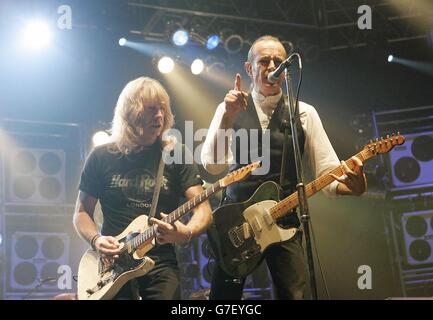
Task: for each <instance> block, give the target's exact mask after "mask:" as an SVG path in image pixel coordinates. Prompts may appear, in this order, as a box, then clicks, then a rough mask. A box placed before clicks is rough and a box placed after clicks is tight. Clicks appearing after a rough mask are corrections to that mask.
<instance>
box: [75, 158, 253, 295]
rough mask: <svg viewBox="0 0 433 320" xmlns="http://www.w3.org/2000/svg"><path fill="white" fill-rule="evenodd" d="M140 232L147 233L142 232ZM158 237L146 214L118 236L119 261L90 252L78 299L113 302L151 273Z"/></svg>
mask: <svg viewBox="0 0 433 320" xmlns="http://www.w3.org/2000/svg"><path fill="white" fill-rule="evenodd" d="M260 166H261V163H260V162H254V163H251V164H249V165H247V166H244V167H242V168H240V169H238V170H236V171H233V172H231V173H229V174H228V175H226V176H225V177H224V178H222V179H220V180H218V181H217V182H215V183H214V184H213V185H212V186H210V187H209V188H207V189H206V190H204V191H203V192H202V193H200V194H199V195H197V196H195V197H194V198H192V199H190V200H189V201H187V202H186V203H184V204H183V205H181V206H180V207H179V208H177V209H176V210H174V211H173V212H171V213H170V214H169V215H167V216H166V217H165V218H163V219H162V220H163V221H164V222H167V223H170V224H172V223H174V222H175V221H177V220H179V219H180V218H181V217H183V216H184V215H186V214H187V213H188V212H190V211H191V210H192V209H193V208H194V207H196V206H197V205H199V204H200V203H202V202H204V201H205V200H206V199H208V198H209V197H210V196H211V195H213V194H214V193H216V192H218V191H219V190H221V189H222V188H224V187H227V186H228V185H231V184H232V183H235V182H238V181H241V180H243V179H245V178H246V177H247V176H248V175H249V174H250V173H251V172H252V171H253V170H255V169H257V168H259V167H260ZM139 230H144V231H143V232H139ZM155 237H156V225H151V226H149V225H148V217H147V215H141V216H139V217H137V218H136V219H134V220H133V221H132V222H131V223H130V224H129V225H128V227H127V228H126V229H125V230H124V231H123V232H122V233H121V234H119V235H118V236H117V237H115V238H116V239H117V240H118V241H119V242H120V244H121V249H120V253H119V258H117V259H115V260H113V261H111V262H107V260H106V259H102V257H101V256H100V255H99V254H98V253H97V252H95V251H94V250H92V249H89V250H87V251H86V252H85V253H84V255H83V257H82V258H81V260H80V265H79V267H78V284H77V286H78V288H77V289H78V299H79V300H108V299H112V298H113V297H114V296H115V295H116V294H117V292H119V290H120V289H121V288H122V286H123V285H124V284H125V283H126V282H127V281H129V280H131V279H133V278H136V277H140V276H142V275H145V274H146V273H147V272H149V271H150V270H151V269H152V268H153V267H154V265H155V262H154V261H153V260H152V259H150V258H149V257H147V256H145V254H146V253H148V252H149V251H150V250H151V249H152V248H153V247H154V246H155Z"/></svg>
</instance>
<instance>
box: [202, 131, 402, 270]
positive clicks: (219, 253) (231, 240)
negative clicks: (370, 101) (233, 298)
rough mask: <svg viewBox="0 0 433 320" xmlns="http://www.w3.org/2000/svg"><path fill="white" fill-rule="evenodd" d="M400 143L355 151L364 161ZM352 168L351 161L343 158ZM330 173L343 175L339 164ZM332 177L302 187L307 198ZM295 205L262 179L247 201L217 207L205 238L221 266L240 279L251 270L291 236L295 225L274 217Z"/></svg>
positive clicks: (376, 144) (372, 145) (382, 143)
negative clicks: (269, 250)
mask: <svg viewBox="0 0 433 320" xmlns="http://www.w3.org/2000/svg"><path fill="white" fill-rule="evenodd" d="M403 143H404V137H403V136H401V135H399V134H398V135H396V136H394V135H393V136H391V137H389V136H388V137H387V138H385V139H381V140H377V141H375V142H371V143H369V144H368V145H366V146H365V147H364V149H363V150H362V151H361V152H359V153H358V154H356V157H358V158H359V159H360V160H361V161H365V160H367V159H369V158H371V157H373V156H375V155H377V154H381V153H386V152H388V151H390V150H391V149H392V148H394V146H396V145H401V144H403ZM346 163H347V165H348V167H349V168H351V169H353V168H354V166H355V164H354V162H353V160H351V159H349V160H347V161H346ZM330 173H333V174H335V175H336V176H337V177H338V176H341V175H343V173H344V171H343V167H342V166H341V165H340V166H338V167H337V168H335V169H334V170H332V171H331V172H330ZM333 181H334V178H333V177H332V176H330V175H329V173H328V174H326V175H323V176H321V177H320V178H318V179H316V180H314V181H312V182H310V183H309V184H307V185H306V186H305V192H306V195H307V197H310V196H312V195H313V194H315V193H316V192H318V191H319V190H321V189H323V188H324V187H326V186H327V185H329V184H330V183H331V182H333ZM298 204H299V199H298V193H297V192H295V193H293V194H291V195H290V196H288V197H286V198H285V199H283V200H280V188H279V186H278V185H277V184H276V183H275V182H273V181H267V182H264V183H263V184H262V185H260V186H259V187H258V189H257V190H256V191H255V192H254V194H253V195H252V196H251V198H249V199H248V200H246V201H244V202H241V203H231V204H227V205H224V206H221V207H220V208H218V209H217V210H216V211H215V212H214V214H213V222H212V224H211V226H210V227H209V229H208V239H209V243H210V245H211V247H212V250H213V252H214V254H215V256H216V259H217V261H218V262H219V264H220V266H221V267H222V269H223V270H224V271H225V272H227V273H228V274H230V275H232V276H233V277H235V278H243V277H246V276H247V275H248V274H250V273H251V272H253V271H254V269H256V268H257V266H258V265H259V264H260V262H261V261H262V259H263V252H264V251H265V250H266V248H267V247H269V246H270V245H272V244H275V243H279V242H283V241H286V240H289V239H291V238H292V237H293V236H294V235H295V233H296V228H289V229H283V228H280V227H279V226H278V225H277V224H276V220H277V219H278V218H281V217H283V216H285V215H287V214H288V213H289V212H291V211H292V210H293V209H294V208H296V207H297V206H298Z"/></svg>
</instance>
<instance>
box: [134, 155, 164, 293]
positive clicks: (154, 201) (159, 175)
mask: <svg viewBox="0 0 433 320" xmlns="http://www.w3.org/2000/svg"><path fill="white" fill-rule="evenodd" d="M164 167H165V163H164V156H163V152H161V158H160V159H159V165H158V173H157V174H156V180H155V187H154V189H153V196H152V205H151V207H150V212H149V219H150V218H153V217H155V213H156V207H157V205H158V199H159V192H160V191H161V183H162V177H163V174H164ZM149 225H150V222H149ZM129 283H130V288H131V294H132V298H133V299H134V300H140V293H139V285H138V282H137V279H136V278H134V279H131V280H130V281H129Z"/></svg>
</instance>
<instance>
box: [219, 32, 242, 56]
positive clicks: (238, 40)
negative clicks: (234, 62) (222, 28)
mask: <svg viewBox="0 0 433 320" xmlns="http://www.w3.org/2000/svg"><path fill="white" fill-rule="evenodd" d="M243 45H244V39H243V38H242V37H241V36H240V35H238V34H232V35H231V36H229V37H228V38H227V39H226V41H225V42H224V48H225V49H226V51H227V52H228V53H230V54H234V53H238V52H240V51H241V50H242V47H243Z"/></svg>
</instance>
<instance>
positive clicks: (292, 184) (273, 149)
mask: <svg viewBox="0 0 433 320" xmlns="http://www.w3.org/2000/svg"><path fill="white" fill-rule="evenodd" d="M285 109H286V108H285V107H284V99H283V98H281V100H280V101H279V102H278V105H277V107H276V109H275V111H274V113H273V114H272V117H271V119H270V121H269V125H268V129H269V130H270V152H269V155H270V167H269V172H268V173H267V174H265V175H260V176H259V175H250V176H249V177H248V178H247V179H246V180H244V181H242V182H240V183H235V184H232V185H230V186H228V187H227V190H226V199H225V201H224V202H225V203H231V202H241V201H245V200H247V199H248V198H249V197H251V196H252V194H253V193H254V191H255V190H256V189H257V188H258V187H259V186H260V185H261V184H262V183H263V182H265V181H269V180H272V181H274V182H276V183H278V184H279V183H280V171H281V159H282V154H283V142H284V126H283V125H282V120H283V119H287V120H289V117H288V114H287V112H288V111H286V110H285ZM296 127H297V130H298V140H299V147H300V149H301V154H302V155H303V153H304V141H305V136H304V131H303V129H302V127H301V124H300V122H299V121H298V123H297V126H296ZM242 128H243V129H247V132H248V146H247V145H245V143H244V144H243V145H241V143H240V140H241V139H239V138H235V137H234V138H233V141H232V153H233V156H234V161H235V162H236V163H235V164H232V165H231V166H230V171H234V170H236V169H238V168H240V167H242V166H244V165H245V163H242V164H241V163H240V162H241V160H242V162H245V159H242V158H241V152H247V150H246V148H247V147H248V150H249V152H248V163H251V162H254V161H257V160H258V159H252V158H251V153H253V154H256V155H258V156H259V157H261V156H262V151H261V150H262V143H261V140H262V139H261V138H262V127H261V125H260V121H259V118H258V115H257V112H256V108H255V106H254V102H253V100H252V98H251V95H250V97H249V99H248V106H247V110H246V111H245V112H239V113H238V115H237V117H236V119H235V122H234V125H233V129H234V130H235V131H237V130H238V129H242ZM250 129H255V130H258V137H259V143H258V144H256V145H258V150H253V152H251V151H252V150H251V148H254V144H251V132H250ZM235 140H236V141H235ZM287 146H288V149H287V159H286V161H287V162H286V175H285V181H284V186H282V187H283V192H282V197H286V196H287V195H289V194H291V193H292V192H294V191H295V190H296V170H295V160H294V157H293V143H292V131H291V128H290V125H289V140H288V145H287Z"/></svg>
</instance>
